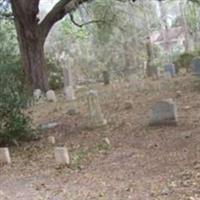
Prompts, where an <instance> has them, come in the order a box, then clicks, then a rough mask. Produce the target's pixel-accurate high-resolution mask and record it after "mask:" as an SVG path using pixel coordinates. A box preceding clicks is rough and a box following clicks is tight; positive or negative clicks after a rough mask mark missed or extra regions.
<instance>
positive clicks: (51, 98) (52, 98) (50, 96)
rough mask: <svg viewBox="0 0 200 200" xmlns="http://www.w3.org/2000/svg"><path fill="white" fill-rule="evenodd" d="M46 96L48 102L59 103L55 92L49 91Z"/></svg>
mask: <svg viewBox="0 0 200 200" xmlns="http://www.w3.org/2000/svg"><path fill="white" fill-rule="evenodd" d="M46 96H47V100H48V101H52V102H56V101H57V98H56V94H55V92H54V91H53V90H49V91H47V93H46Z"/></svg>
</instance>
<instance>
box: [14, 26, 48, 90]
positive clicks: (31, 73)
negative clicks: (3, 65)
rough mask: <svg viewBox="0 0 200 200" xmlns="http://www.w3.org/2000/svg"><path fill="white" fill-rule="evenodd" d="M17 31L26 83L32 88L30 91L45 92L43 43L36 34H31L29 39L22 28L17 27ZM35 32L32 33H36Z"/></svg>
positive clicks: (45, 74)
mask: <svg viewBox="0 0 200 200" xmlns="http://www.w3.org/2000/svg"><path fill="white" fill-rule="evenodd" d="M17 29H18V31H19V32H20V34H18V39H19V44H20V51H21V57H22V65H23V69H24V73H25V75H26V78H27V81H28V82H29V83H30V85H31V86H32V89H41V90H42V91H47V90H48V79H47V72H46V69H45V59H44V43H43V42H42V41H41V39H40V38H39V37H38V35H37V33H32V34H31V36H32V37H30V36H29V34H28V35H27V34H26V31H24V29H23V27H18V28H17ZM26 30H27V29H26ZM36 30H37V29H36ZM36 30H34V32H37V31H36Z"/></svg>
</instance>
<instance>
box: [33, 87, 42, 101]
mask: <svg viewBox="0 0 200 200" xmlns="http://www.w3.org/2000/svg"><path fill="white" fill-rule="evenodd" d="M41 96H42V91H41V90H40V89H35V90H34V92H33V97H34V98H35V99H36V100H38V99H39V98H41Z"/></svg>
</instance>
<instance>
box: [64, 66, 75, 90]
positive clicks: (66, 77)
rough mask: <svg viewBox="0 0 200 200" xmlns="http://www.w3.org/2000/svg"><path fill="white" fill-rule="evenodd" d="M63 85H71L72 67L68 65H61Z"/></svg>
mask: <svg viewBox="0 0 200 200" xmlns="http://www.w3.org/2000/svg"><path fill="white" fill-rule="evenodd" d="M63 77H64V87H69V86H73V76H72V69H71V67H70V66H68V67H66V66H63Z"/></svg>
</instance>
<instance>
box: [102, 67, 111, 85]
mask: <svg viewBox="0 0 200 200" xmlns="http://www.w3.org/2000/svg"><path fill="white" fill-rule="evenodd" d="M103 82H104V85H109V84H110V74H109V72H108V71H107V70H105V71H103Z"/></svg>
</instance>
